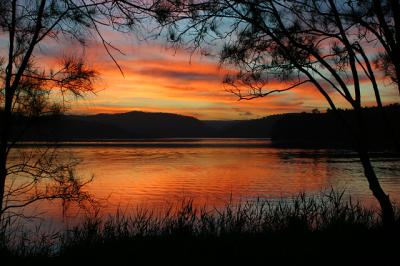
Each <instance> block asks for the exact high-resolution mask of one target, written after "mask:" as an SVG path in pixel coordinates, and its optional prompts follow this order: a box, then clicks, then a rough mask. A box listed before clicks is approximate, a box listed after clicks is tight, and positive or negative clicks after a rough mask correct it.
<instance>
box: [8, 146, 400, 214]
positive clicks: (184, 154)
mask: <svg viewBox="0 0 400 266" xmlns="http://www.w3.org/2000/svg"><path fill="white" fill-rule="evenodd" d="M135 143H136V144H135ZM137 143H139V142H134V143H133V144H132V142H126V143H117V142H110V143H108V144H107V143H106V145H104V143H103V145H100V144H99V143H92V144H93V145H91V144H90V143H89V144H90V145H89V144H87V143H86V144H85V145H84V146H80V145H77V144H76V143H75V144H74V145H64V146H62V147H61V148H60V149H62V151H63V153H65V154H68V153H71V154H74V156H76V157H77V158H79V159H81V160H82V163H81V164H80V165H79V167H78V169H77V170H78V173H79V174H80V175H83V176H90V175H94V176H95V179H94V181H93V183H91V184H90V185H89V186H88V187H87V189H88V190H89V191H90V192H91V193H92V194H93V195H94V196H95V197H96V198H98V199H102V202H103V209H102V211H103V212H104V213H114V212H115V211H116V210H117V209H118V208H119V209H122V210H124V211H125V212H131V211H134V210H135V208H134V207H136V206H138V205H139V206H142V207H146V208H159V207H162V206H165V205H166V204H169V203H173V202H176V201H179V200H181V199H183V198H191V199H194V202H195V204H199V205H203V204H207V205H209V206H215V207H219V206H223V205H224V204H225V203H226V202H227V201H229V200H233V201H239V200H242V201H244V200H248V199H255V198H268V199H276V198H281V197H289V196H293V195H296V194H297V193H299V192H301V191H306V192H308V193H318V192H319V191H321V190H322V189H325V188H328V187H331V186H332V187H335V188H340V189H346V190H347V191H348V193H349V194H351V195H353V196H354V197H356V198H358V199H360V200H363V201H364V202H365V203H366V204H374V201H373V199H372V197H371V195H370V192H369V190H368V185H367V183H366V181H365V178H364V176H363V172H362V168H361V165H360V164H359V162H358V159H357V157H356V155H355V154H354V153H352V152H350V151H340V150H337V151H334V150H295V149H278V148H273V147H270V146H268V143H267V142H266V141H265V140H236V141H235V140H196V141H192V140H185V141H175V140H174V141H171V142H168V141H163V142H162V143H161V144H160V142H151V143H150V144H149V143H147V144H146V142H144V141H141V142H140V143H141V144H140V145H137ZM180 143H181V144H182V145H180ZM20 149H28V148H20ZM14 157H15V158H14V159H15V160H17V153H15V154H14ZM374 165H375V167H376V171H377V173H378V176H379V177H380V178H381V181H382V185H383V187H384V189H385V190H386V191H387V192H388V193H390V195H391V197H392V199H394V200H396V201H398V200H399V199H400V180H399V176H400V164H399V161H398V160H394V159H389V158H385V159H380V158H375V159H374ZM36 208H40V210H45V211H47V213H48V214H47V215H49V216H53V217H59V216H61V213H62V212H61V211H60V208H59V205H57V203H48V202H45V203H40V205H36Z"/></svg>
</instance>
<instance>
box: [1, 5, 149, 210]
mask: <svg viewBox="0 0 400 266" xmlns="http://www.w3.org/2000/svg"><path fill="white" fill-rule="evenodd" d="M134 2H135V1H112V0H105V1H91V0H87V1H86V0H37V1H30V0H11V1H10V0H1V1H0V14H1V16H0V30H1V36H2V39H3V40H2V42H1V46H2V47H3V48H2V51H4V52H5V53H2V56H3V57H1V58H0V77H1V88H0V103H1V113H0V116H1V125H0V128H1V140H0V218H1V217H2V216H3V215H4V213H5V212H6V211H10V210H11V209H15V208H22V207H25V206H27V205H28V204H30V203H33V202H35V201H38V200H42V199H63V200H67V201H69V200H75V201H83V200H87V199H89V195H88V194H87V193H84V192H82V190H81V188H82V186H83V185H84V184H85V182H83V181H82V180H80V179H79V178H77V177H76V176H75V174H74V171H73V168H74V166H75V165H76V161H75V160H72V161H70V160H65V158H59V156H58V155H57V153H56V152H55V150H54V149H44V150H43V149H38V150H37V151H35V152H32V150H28V151H21V150H20V151H18V152H20V154H18V156H17V159H16V160H14V161H13V162H11V161H9V157H10V151H11V150H12V148H13V147H14V144H15V143H16V142H17V141H18V140H19V139H20V137H21V135H22V134H23V133H24V132H23V130H22V131H21V132H16V131H15V130H12V128H13V127H14V125H15V123H17V122H21V121H30V122H31V123H35V118H37V117H39V116H42V115H46V114H54V113H58V112H60V111H63V110H64V109H65V105H64V99H65V98H64V97H68V95H73V96H75V97H82V96H84V95H85V93H87V92H93V90H94V87H93V85H94V81H95V78H96V76H97V73H96V71H95V70H93V69H91V68H90V67H88V66H87V65H86V64H85V61H84V59H83V58H79V57H77V56H76V54H74V56H64V57H63V58H61V59H60V64H59V67H58V68H57V67H56V66H54V69H51V70H49V69H48V68H46V66H44V64H41V62H40V61H39V62H37V61H38V60H35V58H36V57H35V54H36V52H37V50H38V49H39V45H40V44H45V45H46V42H47V41H48V40H53V41H56V42H63V41H66V40H70V39H73V40H75V41H77V43H78V44H80V45H81V46H82V47H83V46H85V43H86V41H87V40H88V38H97V40H100V42H101V43H102V45H103V46H104V49H105V52H107V53H108V55H109V56H110V57H111V59H112V60H114V62H115V63H116V65H117V67H118V68H119V65H118V64H117V62H116V61H115V59H114V57H113V54H112V52H115V51H116V52H119V50H118V49H117V48H115V47H114V46H112V44H111V43H109V42H107V40H106V39H105V38H104V37H103V34H102V32H101V28H104V27H108V28H109V29H115V30H119V31H128V30H132V29H134V27H135V25H136V24H135V23H136V22H138V21H139V20H140V19H142V18H141V17H140V15H141V14H142V13H143V12H144V11H145V9H144V8H142V7H141V6H140V5H138V6H136V5H134ZM127 4H129V5H127ZM78 47H79V45H78ZM120 70H121V69H120ZM18 116H23V117H24V119H20V120H18V121H17V119H16V118H17V117H18ZM26 126H29V125H26ZM18 128H23V127H21V125H18ZM7 180H8V182H6V181H7Z"/></svg>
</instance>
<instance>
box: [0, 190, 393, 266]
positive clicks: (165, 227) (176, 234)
mask: <svg viewBox="0 0 400 266" xmlns="http://www.w3.org/2000/svg"><path fill="white" fill-rule="evenodd" d="M343 195H344V194H343V193H342V192H340V193H338V192H335V191H333V190H332V191H330V192H329V193H322V194H321V195H320V196H307V195H306V194H304V193H303V194H299V195H298V196H297V197H295V198H293V199H291V200H289V201H287V200H285V201H283V200H282V201H278V202H271V201H260V200H259V201H253V202H246V203H242V204H236V205H234V204H227V205H226V206H225V208H224V209H222V210H207V208H206V207H203V208H196V207H194V205H193V202H192V201H190V200H189V201H185V202H183V203H182V204H181V205H180V206H179V207H178V208H168V209H166V210H165V211H164V212H163V213H162V214H160V213H158V214H156V213H154V212H151V211H149V210H139V211H138V212H137V213H136V214H135V215H133V216H125V215H122V214H120V213H117V214H116V215H115V216H113V217H109V218H108V219H101V218H100V217H96V216H95V217H91V218H88V219H87V220H85V221H84V222H83V223H82V224H80V225H79V226H76V227H74V228H72V229H70V230H67V231H66V232H62V233H58V234H53V235H50V236H49V235H48V236H42V237H39V238H38V239H37V240H36V242H35V244H33V245H32V244H29V243H26V241H28V240H26V239H25V240H22V241H21V242H16V243H15V241H14V243H15V244H14V245H9V244H7V241H8V243H10V239H9V238H8V239H7V241H5V240H4V241H3V243H2V246H1V258H5V259H3V261H5V262H7V263H9V264H12V265H15V264H23V265H29V264H41V265H73V264H77V263H82V264H83V263H84V264H89V265H399V263H400V261H399V258H398V255H397V254H398V250H400V249H399V248H400V245H399V242H398V239H399V236H400V234H399V229H398V227H399V221H400V219H399V218H398V219H397V221H398V225H397V228H395V229H393V230H391V231H390V232H389V231H387V230H384V228H383V227H382V224H381V221H380V217H379V214H378V213H377V212H376V211H374V210H371V209H367V208H365V207H363V206H362V205H361V204H360V203H358V202H353V201H351V199H346V200H345V199H344V197H343ZM397 217H399V215H397ZM5 235H6V234H4V233H3V236H5ZM3 239H4V237H3ZM396 262H397V263H396ZM2 265H4V264H2Z"/></svg>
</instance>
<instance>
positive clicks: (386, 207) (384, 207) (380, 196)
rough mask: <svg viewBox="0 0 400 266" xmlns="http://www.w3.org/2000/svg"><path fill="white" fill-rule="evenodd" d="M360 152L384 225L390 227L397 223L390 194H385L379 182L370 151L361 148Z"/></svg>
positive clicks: (365, 173)
mask: <svg viewBox="0 0 400 266" xmlns="http://www.w3.org/2000/svg"><path fill="white" fill-rule="evenodd" d="M358 154H359V156H360V160H361V163H362V166H363V168H364V175H365V177H366V178H367V180H368V184H369V189H370V190H371V191H372V194H373V195H374V196H375V198H376V199H377V200H378V202H379V205H380V208H381V215H382V221H383V225H384V226H385V227H389V228H390V227H392V226H393V225H394V223H395V217H394V210H393V206H392V202H391V201H390V198H389V195H387V194H385V192H384V191H383V189H382V187H381V185H380V183H379V180H378V178H377V176H376V174H375V171H374V168H373V167H372V164H371V160H370V157H369V155H368V152H367V151H366V150H359V151H358Z"/></svg>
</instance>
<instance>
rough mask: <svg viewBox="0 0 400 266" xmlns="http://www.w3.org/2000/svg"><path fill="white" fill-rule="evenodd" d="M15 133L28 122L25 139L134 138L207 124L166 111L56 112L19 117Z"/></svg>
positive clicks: (187, 133) (196, 133) (199, 130)
mask: <svg viewBox="0 0 400 266" xmlns="http://www.w3.org/2000/svg"><path fill="white" fill-rule="evenodd" d="M18 120H19V121H18V122H17V126H15V127H14V134H16V135H17V134H18V132H22V131H23V128H22V126H21V125H26V124H31V125H30V126H29V128H28V130H26V132H24V133H23V137H24V139H27V140H100V139H133V138H173V137H174V138H178V137H181V138H184V137H202V136H205V135H206V134H207V127H206V126H205V124H204V123H203V122H201V121H200V120H198V119H196V118H193V117H189V116H183V115H177V114H169V113H147V112H138V111H134V112H128V113H120V114H98V115H88V116H79V115H59V116H48V117H42V118H40V119H38V120H36V121H32V122H30V121H26V119H24V118H18Z"/></svg>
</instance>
